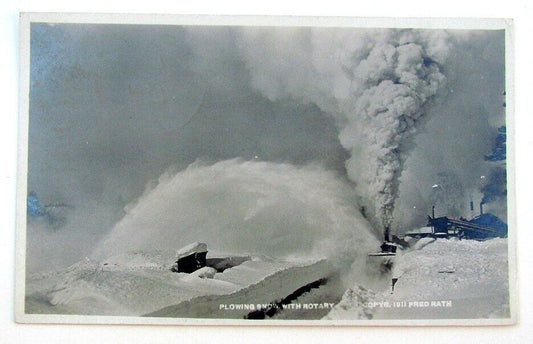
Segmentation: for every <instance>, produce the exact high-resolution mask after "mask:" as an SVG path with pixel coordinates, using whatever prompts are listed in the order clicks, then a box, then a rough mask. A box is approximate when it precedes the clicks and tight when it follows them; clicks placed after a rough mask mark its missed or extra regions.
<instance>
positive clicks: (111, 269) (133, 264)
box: [26, 246, 324, 316]
mask: <svg viewBox="0 0 533 344" xmlns="http://www.w3.org/2000/svg"><path fill="white" fill-rule="evenodd" d="M196 247H198V246H196ZM173 261H174V259H173V253H172V251H170V250H169V251H158V252H152V253H147V252H144V251H135V252H129V253H127V254H121V255H117V256H114V257H110V258H108V259H106V260H104V261H101V262H96V261H91V260H86V261H83V262H80V263H77V264H74V265H73V266H71V267H70V268H68V269H66V270H63V271H59V272H50V273H37V274H32V275H30V276H28V278H27V282H26V295H27V297H26V300H27V302H26V312H27V313H29V314H32V313H36V314H79V315H126V316H130V315H131V316H140V315H143V314H148V313H152V312H156V311H158V310H160V309H163V308H166V307H169V306H172V305H179V304H181V303H182V302H184V301H187V300H191V299H193V298H197V297H200V296H205V297H206V299H207V300H211V301H212V303H213V308H216V307H218V304H219V303H218V301H217V300H218V298H219V297H220V295H230V294H234V293H236V292H237V293H239V291H241V292H240V294H238V295H241V298H242V297H243V296H242V295H243V294H244V295H256V296H257V300H260V301H262V302H270V301H273V300H275V299H276V298H277V297H280V296H285V295H283V294H284V293H285V292H288V293H290V292H292V291H294V289H297V288H298V287H300V286H301V285H304V284H306V283H309V282H311V281H312V279H313V278H321V277H323V276H322V275H321V274H322V273H324V269H322V270H317V271H318V272H316V273H315V272H313V271H312V269H310V268H306V267H307V266H309V265H313V264H315V261H310V262H305V263H304V262H298V263H296V262H289V261H283V260H273V259H264V258H258V257H254V259H252V260H248V261H245V262H243V263H242V264H240V265H237V266H235V267H233V268H230V269H226V270H224V272H223V273H216V270H215V269H213V268H211V267H204V268H202V269H199V270H197V271H195V272H193V273H191V274H186V273H175V272H171V271H170V267H171V265H172V264H173ZM300 269H302V271H304V272H300V273H299V272H298V271H299V270H300ZM317 276H318V277H317ZM310 279H311V280H310ZM289 280H290V282H289ZM300 284H301V285H300ZM291 288H294V289H293V290H290V289H291ZM235 300H237V299H235ZM215 301H216V304H215V303H214V302H215ZM240 302H242V299H241V301H240ZM215 306H216V307H215ZM191 314H192V315H189V314H182V316H194V313H191Z"/></svg>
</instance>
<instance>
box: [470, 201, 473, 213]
mask: <svg viewBox="0 0 533 344" xmlns="http://www.w3.org/2000/svg"><path fill="white" fill-rule="evenodd" d="M470 211H474V201H470Z"/></svg>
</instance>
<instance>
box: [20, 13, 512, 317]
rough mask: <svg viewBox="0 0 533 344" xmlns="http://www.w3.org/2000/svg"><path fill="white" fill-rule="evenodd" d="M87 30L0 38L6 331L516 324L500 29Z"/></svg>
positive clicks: (67, 26) (136, 23) (144, 21)
mask: <svg viewBox="0 0 533 344" xmlns="http://www.w3.org/2000/svg"><path fill="white" fill-rule="evenodd" d="M117 17H118V16H117ZM67 18H68V17H67ZM76 18H78V17H74V19H76ZM87 18H88V19H87ZM87 18H86V19H85V20H79V21H77V20H73V18H70V19H69V20H64V19H63V17H59V16H58V17H57V18H56V20H54V16H39V15H34V16H32V15H26V16H25V17H23V20H22V23H21V25H22V31H21V32H23V33H25V35H23V36H21V41H22V44H23V45H22V46H23V49H22V50H21V57H20V58H21V61H23V65H24V64H26V65H27V71H26V73H25V74H24V73H23V74H22V79H21V89H22V92H21V98H22V103H23V104H26V107H24V106H23V110H25V111H21V114H20V123H22V124H24V125H25V129H24V130H25V135H21V138H20V142H19V144H20V147H19V151H22V152H24V153H25V155H22V157H23V158H24V159H22V161H23V163H21V166H20V170H19V181H18V182H19V189H18V191H19V192H18V195H17V196H18V197H19V202H18V206H19V207H18V224H17V226H18V227H17V231H18V232H17V235H18V237H17V245H18V246H17V248H18V256H19V257H22V258H20V259H19V261H18V262H17V263H18V265H17V272H18V273H19V275H18V276H17V277H18V279H17V293H18V298H17V306H18V308H17V321H20V322H45V323H51V322H52V323H53V322H67V323H68V322H86V323H102V322H107V323H145V324H157V323H166V324H182V323H188V324H190V323H193V324H239V325H240V324H244V325H246V324H252V325H261V324H281V325H283V324H304V325H305V324H311V325H316V324H318V325H328V324H333V325H336V324H342V325H350V324H353V325H381V324H397V325H402V324H406V325H407V324H414V325H420V324H461V325H462V324H465V325H469V324H512V323H514V322H515V321H516V314H515V312H516V304H515V302H516V301H515V299H514V294H513V293H514V288H515V285H514V283H515V280H514V278H513V276H514V274H515V272H514V269H515V268H516V266H515V265H514V252H515V242H514V238H515V235H516V232H515V226H514V200H513V197H514V190H513V187H514V183H513V180H512V178H513V173H512V168H513V161H512V154H509V162H508V161H507V159H508V145H512V144H513V132H514V131H513V130H514V128H513V126H512V124H513V119H512V113H511V111H510V110H509V106H507V104H508V102H511V101H512V99H511V97H512V92H513V89H512V84H511V83H510V82H509V80H511V79H510V77H511V76H510V75H509V54H510V53H511V52H510V51H509V37H510V30H512V26H511V24H510V23H509V22H506V21H504V20H484V21H483V20H479V22H476V23H478V24H476V25H472V23H473V21H469V22H468V25H459V24H461V21H456V22H453V23H454V25H450V26H447V25H443V22H442V21H440V22H438V21H435V22H433V23H431V22H430V21H429V24H430V25H428V21H425V22H424V25H415V24H416V22H414V21H408V22H407V23H408V24H410V25H407V26H406V25H399V24H398V23H397V22H396V23H395V22H392V21H391V24H390V25H383V22H380V23H381V24H380V25H377V24H376V25H369V22H368V21H366V22H359V21H357V20H356V19H352V20H350V19H348V18H344V19H343V20H338V21H337V22H336V21H335V20H324V21H320V20H316V19H315V20H300V21H298V20H295V19H294V18H293V19H290V18H289V19H287V20H286V21H283V20H275V21H274V20H269V19H268V18H266V19H265V20H260V19H258V18H255V19H254V20H251V19H246V18H244V19H243V18H240V19H239V20H235V19H232V18H224V17H220V18H218V20H213V19H212V18H200V19H199V20H197V22H194V20H192V19H191V18H189V17H177V18H176V20H174V21H173V22H171V21H169V20H168V17H164V19H165V20H164V22H163V21H162V22H158V21H157V20H154V18H153V17H148V18H146V17H142V16H140V17H135V16H130V17H128V18H129V19H128V20H126V21H124V20H117V21H116V22H114V21H113V20H109V17H106V18H107V19H106V20H105V21H103V22H102V21H101V20H100V21H99V20H94V19H95V17H91V16H88V17H87ZM132 18H133V19H132ZM135 18H137V19H135ZM156 18H157V17H156ZM78 19H79V18H78ZM196 19H198V18H196ZM271 19H272V18H271ZM444 23H445V22H444ZM458 23H459V24H458ZM370 24H371V22H370ZM20 161H21V160H20V159H19V163H20ZM21 176H22V178H21ZM76 316H83V317H82V318H81V319H82V320H79V319H80V318H77V317H76Z"/></svg>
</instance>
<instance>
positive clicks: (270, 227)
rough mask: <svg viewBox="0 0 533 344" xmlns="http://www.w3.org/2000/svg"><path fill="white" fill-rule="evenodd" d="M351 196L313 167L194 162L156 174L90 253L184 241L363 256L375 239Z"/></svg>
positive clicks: (276, 252) (270, 252) (257, 250)
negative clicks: (149, 186)
mask: <svg viewBox="0 0 533 344" xmlns="http://www.w3.org/2000/svg"><path fill="white" fill-rule="evenodd" d="M354 204H355V200H354V194H353V190H352V188H350V187H347V182H346V181H343V180H342V179H340V178H339V177H338V176H337V175H336V174H335V172H333V171H328V170H325V169H324V168H322V167H320V166H316V165H314V166H306V167H295V166H293V165H288V164H275V163H269V162H254V161H242V160H239V159H233V160H227V161H222V162H217V163H215V164H213V165H203V164H202V163H194V164H192V165H190V166H189V167H188V168H187V169H185V170H182V171H180V172H178V173H176V174H173V173H171V172H169V173H165V174H163V175H162V176H161V177H160V178H159V181H158V184H157V186H155V187H154V188H153V189H152V190H150V191H148V192H146V193H145V195H144V196H143V197H141V199H139V200H138V202H137V203H136V204H132V205H130V206H129V207H127V209H126V210H127V214H126V215H125V217H124V218H123V219H122V220H121V221H119V222H118V223H117V224H116V226H115V227H114V229H113V230H112V231H111V233H110V235H109V236H108V237H107V238H106V239H105V240H104V241H103V242H102V243H101V244H100V245H99V247H98V248H97V250H96V251H95V252H94V256H95V257H96V258H97V259H102V258H106V257H108V256H112V255H116V254H119V253H123V252H128V251H132V250H144V251H147V252H151V251H154V250H161V249H162V250H166V249H169V250H173V249H176V248H179V247H182V246H184V245H186V244H188V243H190V242H194V241H201V242H205V243H207V245H208V246H209V248H210V251H216V252H230V253H243V254H247V253H253V254H254V255H257V254H263V255H267V256H276V257H282V258H283V257H293V258H295V257H305V258H306V259H307V258H312V257H314V258H322V257H328V258H334V257H340V256H341V255H348V256H349V257H351V258H354V257H355V256H357V255H360V256H364V255H365V254H366V253H367V252H368V251H370V250H372V249H375V248H376V247H377V245H378V242H377V240H376V239H375V238H374V237H373V235H372V234H371V232H370V225H369V224H368V222H367V221H366V220H365V219H364V218H363V217H362V216H361V214H360V213H359V212H358V210H357V207H356V206H354Z"/></svg>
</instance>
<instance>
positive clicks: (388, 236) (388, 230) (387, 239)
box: [383, 226, 390, 242]
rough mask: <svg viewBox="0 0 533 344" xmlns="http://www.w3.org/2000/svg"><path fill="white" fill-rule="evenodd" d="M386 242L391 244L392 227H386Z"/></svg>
mask: <svg viewBox="0 0 533 344" xmlns="http://www.w3.org/2000/svg"><path fill="white" fill-rule="evenodd" d="M383 236H384V240H385V241H386V242H389V241H390V240H389V239H390V227H389V226H385V233H384V235H383Z"/></svg>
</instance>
